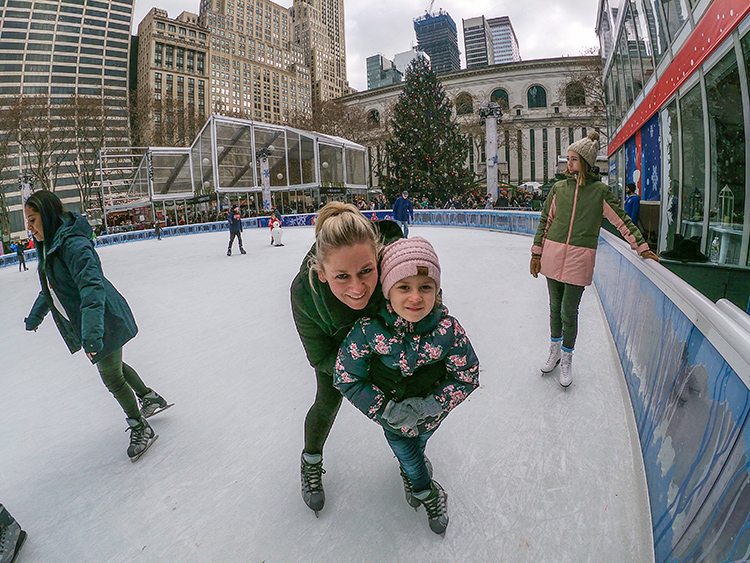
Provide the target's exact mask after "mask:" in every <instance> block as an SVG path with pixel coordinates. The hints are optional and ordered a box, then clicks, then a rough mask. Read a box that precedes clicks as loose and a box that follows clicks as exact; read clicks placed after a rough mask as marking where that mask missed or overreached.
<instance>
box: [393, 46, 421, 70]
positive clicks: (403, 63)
mask: <svg viewBox="0 0 750 563" xmlns="http://www.w3.org/2000/svg"><path fill="white" fill-rule="evenodd" d="M417 57H424V58H425V59H427V60H428V61H429V60H430V55H428V54H427V53H425V52H424V51H420V50H419V49H417V48H416V47H412V48H411V49H409V50H408V51H404V52H403V53H396V54H395V55H394V57H393V65H394V66H395V67H396V69H397V70H398V71H399V72H400V73H401V76H404V77H406V69H407V68H408V67H409V63H411V62H412V61H413V60H414V59H416V58H417Z"/></svg>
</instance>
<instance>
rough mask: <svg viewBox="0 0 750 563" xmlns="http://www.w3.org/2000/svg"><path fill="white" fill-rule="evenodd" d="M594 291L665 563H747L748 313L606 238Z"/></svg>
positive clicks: (749, 524) (749, 452)
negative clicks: (623, 388) (630, 414)
mask: <svg viewBox="0 0 750 563" xmlns="http://www.w3.org/2000/svg"><path fill="white" fill-rule="evenodd" d="M599 241H600V242H599V250H598V252H597V257H596V269H595V272H594V283H595V285H596V287H597V291H598V294H599V298H600V300H601V303H602V306H603V309H604V313H605V316H606V318H607V323H608V324H609V327H610V330H611V332H612V336H613V339H614V342H615V346H616V348H617V354H618V356H619V359H620V363H621V365H622V369H623V373H624V377H625V382H626V385H627V388H628V392H629V394H630V399H631V403H632V406H633V411H634V415H635V420H636V426H637V429H638V434H639V439H640V443H641V452H642V454H643V461H644V468H645V473H646V481H647V484H648V491H649V500H650V504H651V519H652V525H653V534H654V552H655V561H656V563H662V562H669V563H672V562H678V561H679V562H698V561H715V562H719V561H727V562H729V561H747V560H748V559H749V558H750V463H749V461H750V423H749V422H748V412H749V411H750V317H748V315H747V314H746V313H745V312H744V311H742V310H741V309H739V308H738V307H736V306H735V305H734V304H732V303H730V302H728V301H727V302H723V303H721V304H714V303H713V302H711V301H710V300H708V299H707V298H706V297H704V296H703V295H702V294H701V293H699V292H698V291H697V290H695V289H694V288H693V287H692V286H690V285H688V284H687V283H686V282H685V281H684V280H682V279H681V278H679V277H677V276H676V275H675V274H674V273H672V272H670V271H669V270H667V269H666V268H664V267H662V266H659V265H658V264H656V263H655V262H652V261H651V260H644V259H642V258H639V257H638V256H637V255H636V254H635V253H634V252H633V251H632V250H631V249H630V247H629V246H628V245H627V244H625V243H624V242H623V241H622V240H620V239H618V238H617V237H615V236H614V235H612V234H611V233H608V232H606V231H604V230H602V234H601V237H600V239H599Z"/></svg>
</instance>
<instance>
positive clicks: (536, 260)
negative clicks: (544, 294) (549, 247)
mask: <svg viewBox="0 0 750 563" xmlns="http://www.w3.org/2000/svg"><path fill="white" fill-rule="evenodd" d="M541 270H542V257H541V255H539V254H532V255H531V263H530V264H529V271H530V272H531V275H532V276H534V277H537V276H538V275H539V272H540V271H541Z"/></svg>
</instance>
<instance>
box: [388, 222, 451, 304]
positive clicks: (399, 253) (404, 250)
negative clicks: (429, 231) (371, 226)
mask: <svg viewBox="0 0 750 563" xmlns="http://www.w3.org/2000/svg"><path fill="white" fill-rule="evenodd" d="M420 268H422V271H420ZM418 274H426V275H427V276H429V277H431V278H432V279H433V280H435V285H436V286H437V287H436V289H437V290H438V291H439V290H440V261H439V260H438V257H437V254H435V249H434V248H433V247H432V245H431V244H430V243H429V242H427V241H426V240H425V239H423V238H422V237H412V238H400V239H398V240H396V241H394V242H392V243H391V244H389V245H388V246H386V247H385V250H384V251H383V258H382V259H381V261H380V283H381V284H382V286H383V295H385V298H386V299H388V294H389V293H390V291H391V288H392V287H393V286H394V285H396V283H397V282H398V281H399V280H402V279H404V278H408V277H409V276H416V275H418Z"/></svg>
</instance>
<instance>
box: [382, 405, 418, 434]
mask: <svg viewBox="0 0 750 563" xmlns="http://www.w3.org/2000/svg"><path fill="white" fill-rule="evenodd" d="M383 420H385V421H386V422H387V423H388V425H389V426H391V427H392V428H398V429H401V428H408V429H410V430H414V429H416V427H417V421H418V420H419V417H418V416H417V411H416V410H414V407H412V405H411V404H410V403H407V402H406V401H401V402H400V403H396V402H394V401H388V403H387V404H386V405H385V409H383Z"/></svg>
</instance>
